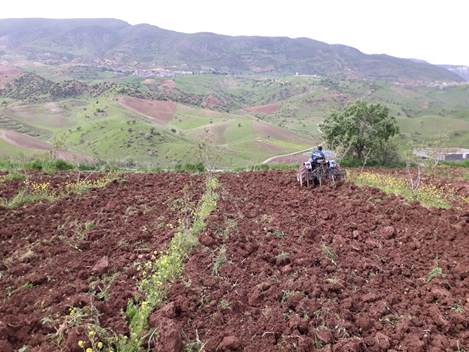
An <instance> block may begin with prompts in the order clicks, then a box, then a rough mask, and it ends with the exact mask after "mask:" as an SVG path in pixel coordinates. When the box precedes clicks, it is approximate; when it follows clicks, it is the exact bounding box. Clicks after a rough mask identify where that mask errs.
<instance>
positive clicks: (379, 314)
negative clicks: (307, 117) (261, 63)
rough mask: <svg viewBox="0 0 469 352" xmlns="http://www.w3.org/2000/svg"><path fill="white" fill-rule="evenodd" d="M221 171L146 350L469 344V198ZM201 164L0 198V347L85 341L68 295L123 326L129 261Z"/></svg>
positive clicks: (162, 233) (155, 252)
mask: <svg viewBox="0 0 469 352" xmlns="http://www.w3.org/2000/svg"><path fill="white" fill-rule="evenodd" d="M57 177H58V176H57ZM217 177H218V179H219V183H220V185H219V188H218V189H217V192H218V194H219V199H218V202H217V206H216V209H215V210H214V211H213V212H212V213H211V215H209V216H208V218H207V219H206V221H205V223H206V228H205V230H203V231H202V232H201V234H200V235H199V244H198V246H196V247H195V249H194V250H193V251H192V252H191V253H190V255H189V256H188V257H187V261H186V264H185V268H184V271H183V273H182V276H181V277H180V279H177V280H176V281H173V282H172V283H171V284H170V285H169V286H168V287H167V290H168V291H167V294H166V299H165V303H164V304H163V305H161V306H159V307H158V308H157V309H156V310H154V312H153V314H152V315H151V316H150V318H149V326H148V331H149V332H150V333H149V335H148V337H147V339H146V343H145V346H144V347H142V348H143V349H142V351H146V350H147V349H149V350H153V351H183V350H186V351H328V352H329V351H337V352H340V351H392V350H394V351H467V350H468V349H469V213H467V212H466V211H464V210H461V209H449V210H442V209H427V208H424V207H422V206H420V205H418V204H416V203H411V204H409V203H406V202H405V201H404V200H402V199H400V198H398V197H394V196H387V195H385V194H384V193H382V192H380V191H378V190H375V189H371V188H358V187H356V186H354V185H351V184H344V185H342V186H340V187H339V188H337V189H333V188H328V187H323V188H320V189H300V188H298V186H297V185H296V180H295V176H294V173H292V172H273V171H271V172H249V173H239V174H235V173H233V174H232V173H225V174H219V175H217ZM203 179H204V177H203V176H189V175H187V174H131V175H125V176H122V177H121V178H120V179H119V180H117V181H114V182H113V183H111V184H110V185H108V187H107V188H104V189H94V190H91V191H90V192H88V193H84V194H81V195H73V196H68V197H65V198H62V199H60V200H58V201H56V202H55V203H38V204H30V205H27V206H24V207H22V208H18V209H8V210H7V209H4V208H0V221H1V227H0V241H1V242H0V243H1V247H0V255H1V256H2V260H1V262H0V290H1V291H0V312H1V314H0V350H1V351H2V352H3V351H6V352H7V351H13V350H18V349H20V348H22V347H23V346H28V347H29V348H30V350H31V351H57V350H64V351H82V350H83V349H82V348H80V347H78V341H79V340H80V339H81V338H83V336H86V331H85V327H84V326H80V324H75V325H73V324H71V323H70V322H68V325H66V326H65V325H64V324H63V323H62V325H60V324H59V325H57V323H56V322H63V317H65V316H67V315H69V312H70V309H73V308H74V307H77V308H83V307H92V309H94V310H95V311H96V312H97V316H98V317H99V324H100V325H101V326H102V327H103V328H106V329H109V330H112V331H114V332H115V333H116V334H128V333H129V328H128V321H127V320H126V319H127V318H126V316H125V314H124V313H123V311H124V310H125V307H126V305H127V302H128V300H129V298H131V297H132V296H138V294H139V293H138V289H137V286H136V282H137V281H138V273H137V269H136V267H137V266H138V264H139V263H143V262H145V261H148V260H151V258H152V256H154V257H158V256H159V255H160V253H161V252H162V251H163V249H164V248H165V247H166V246H167V245H168V243H169V240H170V239H171V238H172V236H173V235H174V233H175V231H176V229H177V227H178V226H180V220H181V219H182V214H181V208H180V206H179V205H178V204H180V200H181V199H182V198H184V199H186V200H187V201H189V202H191V203H194V204H195V203H197V202H198V201H199V199H201V196H202V194H203V192H204V189H203V187H204V182H203ZM186 184H187V185H188V187H185V185H186ZM10 185H11V186H12V187H13V186H14V187H19V183H18V182H17V181H15V182H12V183H10ZM3 187H4V185H3V186H2V188H0V190H1V191H2V192H3V194H4V195H10V194H11V193H9V192H7V190H5V189H4V188H3ZM87 224H93V225H92V226H91V225H87ZM65 327H66V329H65Z"/></svg>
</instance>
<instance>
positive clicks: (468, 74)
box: [441, 65, 469, 81]
mask: <svg viewBox="0 0 469 352" xmlns="http://www.w3.org/2000/svg"><path fill="white" fill-rule="evenodd" d="M441 66H442V67H443V68H445V69H447V70H448V71H451V72H454V73H456V74H457V75H459V76H460V77H461V78H463V79H464V80H465V81H469V66H461V65H441Z"/></svg>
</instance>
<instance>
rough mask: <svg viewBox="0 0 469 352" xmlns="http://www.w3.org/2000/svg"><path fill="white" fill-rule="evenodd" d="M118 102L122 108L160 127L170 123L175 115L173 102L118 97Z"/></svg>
mask: <svg viewBox="0 0 469 352" xmlns="http://www.w3.org/2000/svg"><path fill="white" fill-rule="evenodd" d="M118 101H119V104H120V105H121V106H123V107H124V108H126V109H128V110H131V111H134V112H136V113H138V114H140V115H143V116H145V117H147V118H149V119H151V120H153V121H155V122H157V123H159V124H162V125H165V124H167V123H168V122H169V121H171V120H172V119H173V117H174V115H175V114H176V103H175V102H174V101H160V100H148V99H140V98H133V97H119V99H118Z"/></svg>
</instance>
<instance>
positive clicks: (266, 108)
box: [246, 103, 280, 114]
mask: <svg viewBox="0 0 469 352" xmlns="http://www.w3.org/2000/svg"><path fill="white" fill-rule="evenodd" d="M279 110H280V104H279V103H271V104H266V105H257V106H251V107H249V108H247V109H246V111H249V112H253V113H258V112H260V113H263V114H273V113H276V112H277V111H279Z"/></svg>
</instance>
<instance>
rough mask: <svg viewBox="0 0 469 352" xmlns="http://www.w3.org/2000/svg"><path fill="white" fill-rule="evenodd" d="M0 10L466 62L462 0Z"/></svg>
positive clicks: (101, 4)
mask: <svg viewBox="0 0 469 352" xmlns="http://www.w3.org/2000/svg"><path fill="white" fill-rule="evenodd" d="M0 16H1V17H2V18H9V17H48V18H71V17H74V18H77V17H80V18H93V17H110V18H119V19H122V20H125V21H127V22H130V23H132V24H137V23H149V24H153V25H156V26H159V27H162V28H166V29H172V30H176V31H181V32H216V33H221V34H231V35H267V36H288V37H309V38H313V39H317V40H321V41H325V42H327V43H337V44H346V45H350V46H353V47H356V48H357V49H360V50H361V51H363V52H365V53H386V54H390V55H394V56H399V57H407V58H418V59H423V60H427V61H429V62H431V63H435V64H443V63H447V64H464V65H469V45H468V43H469V39H468V36H469V1H467V0H322V1H317V0H309V1H307V0H304V1H302V0H278V1H277V0H270V1H268V0H166V1H161V0H147V1H144V0H125V1H122V0H114V1H110V0H109V1H108V0H78V1H69V0H2V6H1V12H0Z"/></svg>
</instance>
